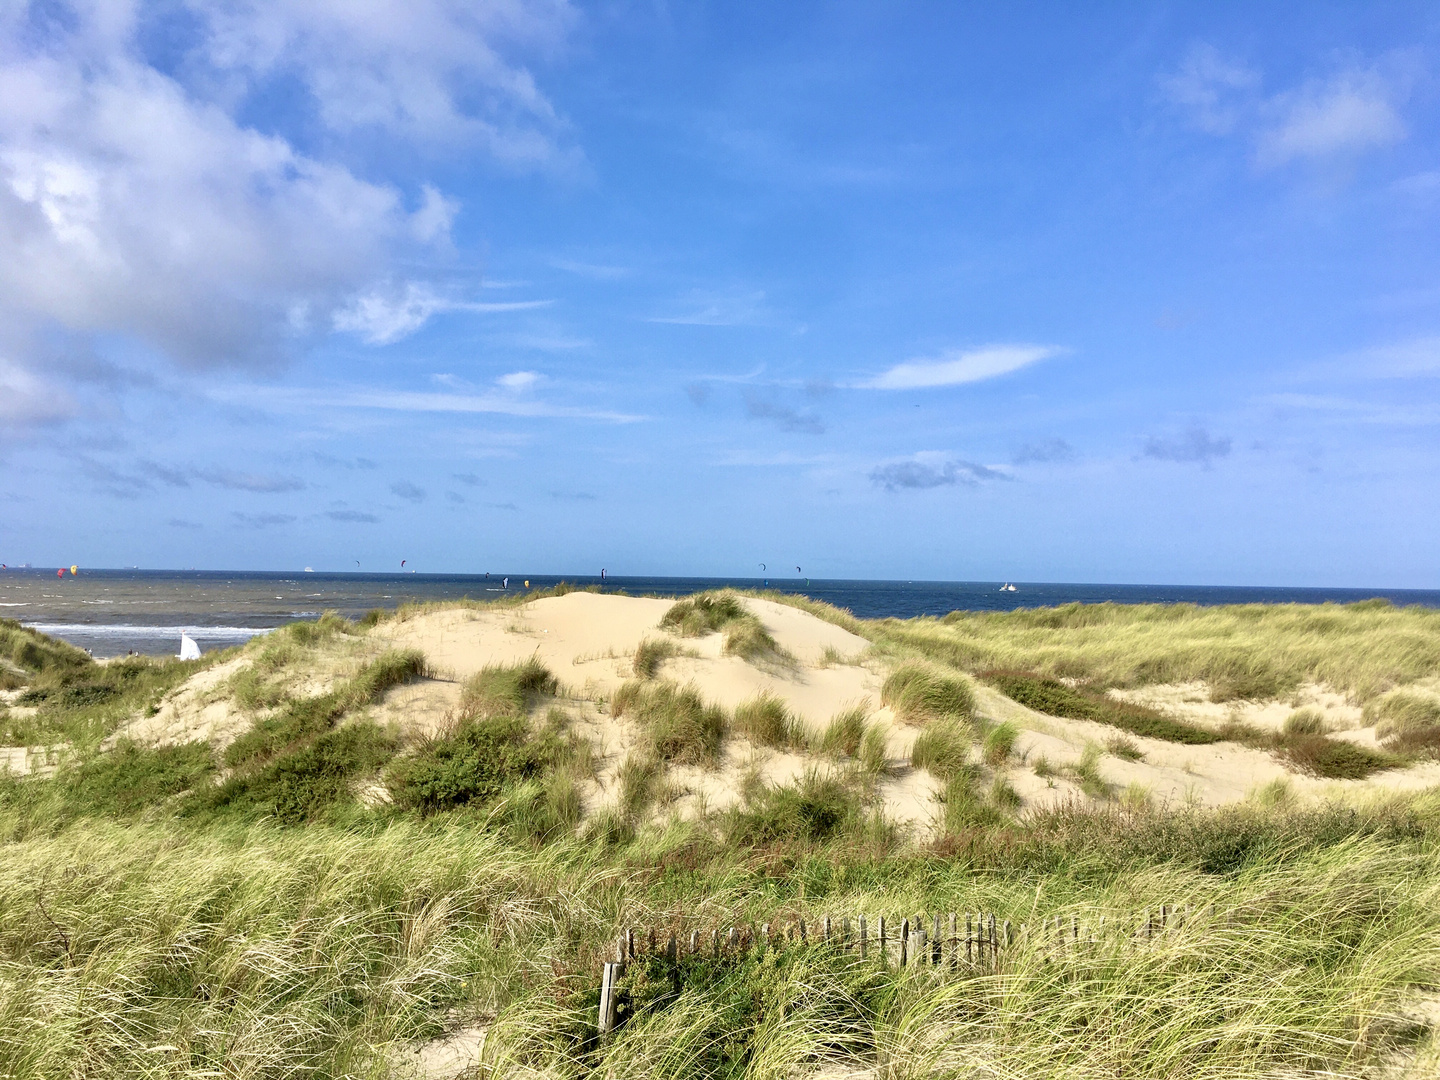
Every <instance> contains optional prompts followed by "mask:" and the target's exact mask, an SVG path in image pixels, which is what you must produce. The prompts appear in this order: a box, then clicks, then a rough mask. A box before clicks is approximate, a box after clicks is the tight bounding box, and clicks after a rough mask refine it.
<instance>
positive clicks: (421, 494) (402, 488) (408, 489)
mask: <svg viewBox="0 0 1440 1080" xmlns="http://www.w3.org/2000/svg"><path fill="white" fill-rule="evenodd" d="M390 493H391V494H392V495H394V496H396V497H397V498H401V499H404V500H406V501H407V502H413V503H422V502H424V501H425V489H424V488H422V487H420V486H419V485H417V484H412V483H410V481H408V480H397V481H396V482H395V483H393V484H391V485H390Z"/></svg>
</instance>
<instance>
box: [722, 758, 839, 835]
mask: <svg viewBox="0 0 1440 1080" xmlns="http://www.w3.org/2000/svg"><path fill="white" fill-rule="evenodd" d="M864 818H865V808H864V804H863V800H862V799H861V797H860V796H859V795H858V794H857V793H856V792H854V791H853V790H851V789H850V788H849V787H848V786H847V785H846V784H845V783H844V782H843V781H841V780H840V779H838V778H836V777H830V776H821V775H820V774H819V773H818V772H816V771H815V770H813V769H812V770H810V771H808V772H806V773H805V775H804V776H803V777H801V779H800V780H799V781H798V782H796V783H794V784H787V785H785V786H783V787H771V786H768V785H765V786H762V787H760V788H759V789H758V790H757V791H755V792H754V793H753V794H751V796H750V797H749V798H747V799H746V800H745V802H744V803H743V804H742V805H741V806H740V807H738V808H736V809H733V810H731V811H729V812H728V813H727V814H726V815H725V817H724V819H723V822H722V831H723V833H724V835H725V838H726V840H727V841H728V842H729V843H732V844H739V845H745V846H753V845H760V844H773V843H779V842H782V841H804V842H809V843H821V842H824V841H826V840H830V839H833V838H835V837H836V836H838V835H840V834H842V833H844V832H846V831H851V830H855V829H857V828H858V827H860V826H861V825H862V823H863V821H864Z"/></svg>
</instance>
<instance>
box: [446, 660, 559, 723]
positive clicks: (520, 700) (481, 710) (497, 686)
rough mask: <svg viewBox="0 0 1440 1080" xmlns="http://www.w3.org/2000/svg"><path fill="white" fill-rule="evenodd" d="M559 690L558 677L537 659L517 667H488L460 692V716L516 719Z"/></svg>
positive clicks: (490, 665)
mask: <svg viewBox="0 0 1440 1080" xmlns="http://www.w3.org/2000/svg"><path fill="white" fill-rule="evenodd" d="M558 690H559V683H558V682H557V681H556V679H555V676H554V675H552V674H551V673H550V669H549V668H547V667H546V666H545V665H544V664H543V663H541V662H540V660H539V659H538V658H536V657H533V656H532V657H531V658H530V659H528V660H523V661H521V662H520V663H518V664H504V665H500V664H487V665H486V666H485V667H484V668H482V669H481V670H480V671H479V672H478V673H477V674H475V675H473V676H471V678H470V679H469V680H468V681H467V682H466V683H465V686H464V688H463V689H462V690H461V692H460V715H461V716H463V717H466V718H483V717H487V716H514V715H516V714H518V713H523V712H525V711H526V709H528V708H529V706H530V705H531V704H532V702H533V701H534V700H535V699H537V698H541V697H553V696H554V695H555V694H556V692H557V691H558Z"/></svg>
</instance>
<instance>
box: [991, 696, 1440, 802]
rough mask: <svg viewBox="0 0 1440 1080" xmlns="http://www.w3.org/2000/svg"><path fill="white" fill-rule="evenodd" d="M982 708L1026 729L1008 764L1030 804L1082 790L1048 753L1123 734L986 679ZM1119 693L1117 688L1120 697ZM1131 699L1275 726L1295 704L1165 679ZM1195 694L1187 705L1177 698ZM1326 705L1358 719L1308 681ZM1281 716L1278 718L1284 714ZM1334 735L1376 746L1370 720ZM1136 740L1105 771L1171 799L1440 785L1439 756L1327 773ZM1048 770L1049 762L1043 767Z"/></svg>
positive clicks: (1101, 743)
mask: <svg viewBox="0 0 1440 1080" xmlns="http://www.w3.org/2000/svg"><path fill="white" fill-rule="evenodd" d="M977 696H978V698H979V701H980V708H981V711H982V712H984V713H985V714H986V715H988V716H990V717H992V718H994V719H996V720H1009V721H1011V722H1012V723H1014V724H1016V726H1018V727H1020V728H1021V729H1022V732H1023V733H1022V734H1021V736H1020V738H1019V740H1018V741H1017V743H1016V747H1015V750H1016V754H1017V756H1018V757H1019V759H1020V760H1019V763H1018V764H1017V765H1015V766H1014V767H1013V768H1012V769H1011V772H1010V779H1011V782H1012V783H1013V784H1014V786H1015V788H1016V790H1017V791H1019V792H1020V794H1021V796H1022V797H1024V798H1025V800H1026V802H1027V803H1028V804H1029V805H1032V806H1035V805H1045V804H1046V803H1052V802H1062V801H1064V800H1066V799H1070V798H1075V797H1077V796H1079V795H1080V788H1079V786H1078V784H1076V783H1075V782H1074V781H1073V780H1071V779H1067V778H1065V777H1064V776H1063V775H1059V776H1051V777H1044V776H1040V775H1037V774H1036V772H1035V768H1036V765H1037V764H1039V763H1040V762H1041V761H1042V759H1043V760H1044V761H1045V762H1048V764H1050V765H1052V766H1056V767H1061V766H1066V765H1074V764H1075V763H1077V762H1078V761H1079V760H1080V759H1081V756H1082V755H1083V754H1084V752H1085V748H1086V746H1087V745H1095V746H1098V747H1100V748H1101V749H1102V751H1103V749H1104V748H1105V746H1106V744H1107V743H1108V742H1109V741H1110V740H1112V739H1114V738H1115V737H1116V736H1117V735H1120V734H1122V733H1120V732H1118V731H1117V730H1116V729H1115V728H1113V727H1110V726H1109V725H1106V724H1098V723H1094V722H1092V721H1088V720H1068V719H1062V718H1060V717H1055V716H1048V715H1045V714H1043V713H1038V712H1035V711H1034V710H1032V709H1028V708H1026V707H1025V706H1024V705H1020V704H1018V703H1017V702H1014V701H1011V700H1010V699H1009V698H1007V697H1005V696H1004V695H1003V694H1000V693H998V692H997V691H995V690H992V689H990V688H989V687H983V686H982V687H978V688H977ZM1117 696H1120V695H1117ZM1124 696H1125V697H1126V698H1128V699H1129V700H1132V701H1143V702H1144V703H1145V704H1149V705H1154V706H1155V707H1157V708H1160V709H1162V710H1163V711H1166V712H1171V713H1173V714H1174V715H1177V716H1182V717H1184V718H1186V719H1192V720H1199V721H1201V722H1206V721H1213V722H1215V723H1219V722H1222V721H1224V720H1225V719H1227V718H1229V717H1230V716H1232V715H1239V716H1240V717H1241V718H1244V719H1247V720H1254V721H1256V722H1257V723H1256V726H1264V727H1269V728H1272V729H1278V728H1279V727H1280V725H1281V724H1282V723H1283V722H1284V719H1285V717H1286V716H1288V715H1289V714H1290V713H1291V712H1292V711H1293V710H1294V706H1293V705H1291V704H1288V703H1281V702H1247V703H1244V704H1243V705H1237V706H1233V707H1232V706H1228V705H1216V704H1215V703H1213V702H1211V701H1210V700H1209V697H1208V695H1207V694H1206V693H1205V688H1204V687H1203V686H1200V685H1199V684H1188V685H1187V686H1185V687H1180V688H1166V687H1158V688H1153V689H1151V690H1148V691H1139V692H1131V693H1127V694H1125V695H1124ZM1178 701H1188V703H1189V704H1190V705H1191V706H1192V708H1190V709H1178V708H1174V707H1173V705H1174V704H1175V703H1176V702H1178ZM1317 702H1319V703H1324V704H1328V705H1329V710H1328V712H1327V716H1328V715H1333V716H1334V723H1335V724H1336V725H1337V726H1338V725H1339V724H1342V723H1347V722H1349V723H1355V722H1359V715H1360V710H1359V709H1358V708H1354V707H1352V706H1348V705H1346V704H1344V700H1343V698H1340V696H1339V695H1334V694H1330V693H1328V692H1327V691H1325V690H1324V689H1323V688H1319V687H1316V688H1311V690H1310V691H1309V692H1307V693H1306V694H1305V701H1304V703H1305V704H1315V703H1317ZM1277 717H1278V719H1277ZM1335 737H1336V738H1350V739H1352V740H1353V741H1355V742H1360V743H1364V744H1366V745H1371V746H1373V745H1376V740H1375V738H1374V729H1373V728H1363V729H1357V728H1351V729H1349V730H1338V731H1336V733H1335ZM1125 738H1127V739H1128V740H1129V741H1130V742H1132V743H1133V744H1134V745H1135V746H1137V747H1138V748H1139V749H1140V751H1141V753H1142V754H1143V755H1144V759H1143V760H1141V761H1133V762H1132V761H1125V760H1123V759H1122V758H1119V757H1116V756H1115V755H1113V754H1104V755H1103V756H1102V757H1101V759H1100V763H1099V770H1100V775H1101V776H1102V777H1103V779H1104V780H1105V781H1107V782H1108V783H1110V784H1111V785H1113V787H1114V788H1115V789H1116V791H1117V793H1118V792H1119V791H1120V790H1122V789H1124V788H1126V787H1128V786H1129V785H1131V784H1135V785H1138V787H1140V788H1144V789H1146V790H1147V791H1148V793H1149V796H1150V798H1151V799H1153V800H1155V801H1157V802H1161V803H1164V804H1168V805H1170V806H1181V805H1198V806H1221V805H1224V804H1226V803H1232V802H1239V801H1240V800H1242V799H1245V798H1246V797H1247V796H1249V795H1250V794H1252V793H1253V792H1255V791H1256V790H1257V789H1259V788H1262V787H1264V786H1265V785H1267V784H1272V783H1274V782H1275V781H1284V782H1285V783H1287V784H1288V785H1289V787H1290V789H1291V791H1292V792H1293V793H1294V794H1295V795H1297V796H1307V795H1308V796H1315V797H1336V796H1339V797H1343V796H1345V795H1347V794H1355V793H1361V792H1365V791H1384V790H1391V791H1417V790H1421V789H1424V788H1427V787H1431V786H1433V785H1435V784H1437V783H1440V762H1427V763H1424V764H1419V765H1412V766H1410V767H1409V768H1405V769H1391V770H1388V771H1385V772H1380V773H1374V774H1372V775H1371V776H1370V777H1368V778H1366V779H1364V780H1320V779H1316V778H1313V777H1309V776H1304V775H1301V774H1298V773H1295V772H1293V771H1291V770H1290V769H1287V768H1286V767H1285V766H1284V764H1282V763H1281V761H1280V760H1279V759H1278V758H1277V757H1276V756H1275V755H1273V754H1271V753H1268V752H1266V751H1263V750H1255V749H1252V748H1250V747H1248V746H1242V745H1240V744H1238V743H1230V742H1223V743H1213V744H1210V745H1207V746H1186V745H1182V744H1180V743H1172V742H1165V741H1164V740H1161V739H1146V738H1141V737H1139V736H1134V735H1126V736H1125ZM1041 768H1042V771H1043V768H1044V766H1043V765H1041Z"/></svg>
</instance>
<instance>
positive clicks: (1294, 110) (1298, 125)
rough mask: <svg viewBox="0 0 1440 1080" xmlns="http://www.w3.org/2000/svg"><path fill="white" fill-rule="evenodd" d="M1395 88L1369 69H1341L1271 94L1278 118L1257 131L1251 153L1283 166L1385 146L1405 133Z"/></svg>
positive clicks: (1396, 140)
mask: <svg viewBox="0 0 1440 1080" xmlns="http://www.w3.org/2000/svg"><path fill="white" fill-rule="evenodd" d="M1396 96H1398V93H1397V89H1396V88H1395V87H1394V86H1393V85H1391V84H1390V83H1389V82H1387V81H1386V80H1385V79H1383V78H1382V77H1381V76H1380V75H1379V74H1378V73H1376V72H1374V71H1345V72H1341V73H1340V74H1338V75H1336V76H1334V77H1333V78H1331V79H1329V80H1328V81H1326V82H1323V83H1312V84H1310V85H1308V86H1306V87H1304V88H1302V89H1300V90H1297V91H1295V92H1293V93H1289V94H1284V95H1281V96H1280V97H1278V98H1276V99H1274V101H1273V102H1272V110H1273V111H1275V112H1277V113H1278V114H1279V117H1280V119H1279V122H1278V123H1276V124H1275V125H1274V126H1272V127H1270V128H1269V129H1268V130H1266V131H1264V132H1262V133H1261V135H1260V137H1259V142H1258V145H1257V147H1256V158H1257V160H1258V161H1259V162H1260V163H1261V164H1262V165H1283V164H1286V163H1287V162H1290V161H1294V160H1296V159H1298V158H1308V159H1316V158H1327V157H1333V156H1336V155H1349V154H1356V153H1360V152H1362V151H1365V150H1372V149H1375V148H1377V147H1382V146H1389V145H1391V144H1392V143H1396V142H1399V141H1400V140H1401V139H1403V138H1405V125H1404V123H1403V122H1402V121H1401V119H1400V116H1399V114H1398V113H1397V112H1396V110H1395V102H1394V100H1393V99H1394V98H1395V97H1396Z"/></svg>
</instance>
